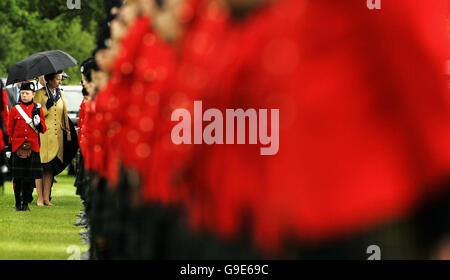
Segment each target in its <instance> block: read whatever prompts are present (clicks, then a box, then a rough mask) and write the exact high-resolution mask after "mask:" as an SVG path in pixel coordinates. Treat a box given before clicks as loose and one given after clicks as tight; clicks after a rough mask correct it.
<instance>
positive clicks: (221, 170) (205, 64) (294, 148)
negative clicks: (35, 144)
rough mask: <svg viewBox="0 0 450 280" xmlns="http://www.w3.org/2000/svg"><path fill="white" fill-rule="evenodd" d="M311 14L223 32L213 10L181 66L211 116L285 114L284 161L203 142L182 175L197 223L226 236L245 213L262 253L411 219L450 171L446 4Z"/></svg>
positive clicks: (260, 14)
mask: <svg viewBox="0 0 450 280" xmlns="http://www.w3.org/2000/svg"><path fill="white" fill-rule="evenodd" d="M305 3H306V1H298V0H284V1H277V2H275V3H274V4H272V5H269V6H267V7H266V8H263V9H259V10H257V11H255V12H254V13H253V14H251V15H250V16H249V17H248V18H246V19H245V20H241V21H236V22H232V23H230V25H229V27H226V26H224V27H223V29H220V25H217V24H212V23H214V21H213V20H212V19H214V18H216V19H217V18H218V17H217V15H218V14H219V15H220V13H217V12H213V13H212V14H211V10H205V17H204V19H203V20H200V21H199V22H198V23H197V24H195V25H194V26H193V27H192V29H191V30H190V34H189V35H188V38H193V41H192V43H189V44H188V43H186V44H185V46H184V48H183V51H184V53H183V56H182V58H183V60H182V61H183V63H184V64H182V66H180V67H186V70H185V73H187V74H186V75H185V76H186V78H185V79H183V80H184V81H185V82H184V83H185V84H188V86H190V87H191V88H194V89H196V90H193V91H191V93H190V94H187V96H188V97H189V98H191V100H192V99H194V98H195V99H197V98H200V99H197V100H203V107H204V110H205V109H206V108H211V107H212V108H218V109H221V110H222V112H224V110H223V109H225V108H231V109H237V108H243V109H248V108H254V109H256V110H258V109H262V108H267V109H271V108H274V109H279V110H280V123H279V129H280V136H279V139H280V145H279V152H278V153H277V154H276V155H274V156H260V155H259V148H260V145H242V146H239V145H215V146H210V147H209V146H206V145H205V144H203V145H197V146H196V147H195V148H196V151H195V152H194V154H193V157H192V160H191V161H188V162H187V163H186V166H187V168H189V169H190V170H192V173H191V176H190V178H191V180H188V182H187V184H186V186H187V188H186V193H187V194H188V196H187V200H186V205H187V206H188V209H189V215H190V218H191V221H192V224H193V225H196V226H206V227H208V228H211V229H213V230H215V231H217V232H218V233H219V234H221V235H222V236H226V237H229V236H232V235H235V234H237V233H238V232H240V230H239V229H240V228H241V225H242V224H243V222H244V220H243V219H242V217H243V216H244V215H243V214H244V213H245V214H246V215H245V216H247V217H248V216H250V217H251V218H252V224H253V234H254V238H255V240H256V241H257V242H258V244H259V245H260V246H261V247H263V248H266V249H274V248H277V247H278V246H279V245H280V243H281V241H282V240H283V238H285V237H287V236H290V237H292V236H296V237H297V238H298V239H302V240H306V241H314V242H318V241H324V240H326V239H330V238H336V237H338V236H342V235H343V234H345V233H355V232H358V231H362V230H365V229H370V228H372V227H375V226H377V225H379V224H382V223H385V222H389V221H392V220H394V219H396V218H399V217H403V216H405V215H407V214H408V213H410V211H411V209H412V208H414V207H415V206H417V205H418V204H419V203H420V202H421V200H423V199H426V198H427V197H429V195H430V194H431V193H434V192H438V191H440V190H439V189H437V188H431V187H425V186H432V185H433V184H431V183H437V182H439V180H440V179H443V178H444V177H445V176H448V174H449V171H450V146H449V145H448V143H450V131H449V128H450V122H449V121H450V120H449V116H450V115H449V103H448V98H447V97H446V96H447V95H448V88H447V85H446V83H445V79H444V76H443V69H444V63H445V61H446V59H447V58H448V41H447V40H448V38H447V34H446V32H445V25H444V24H443V23H444V22H445V17H446V12H447V11H448V7H447V5H448V2H446V1H435V2H433V3H427V4H426V5H423V2H421V1H404V0H399V1H389V2H383V5H384V6H383V8H382V11H381V12H377V11H372V10H369V9H367V7H366V3H365V1H361V5H358V4H355V3H354V2H348V3H347V2H345V3H344V2H339V3H338V2H336V1H328V0H322V1H308V4H307V5H305ZM219 18H220V17H219ZM186 42H188V40H186ZM412 65H414V67H413V66H412ZM179 108H182V107H179ZM191 115H193V112H192V111H191ZM167 141H170V139H167Z"/></svg>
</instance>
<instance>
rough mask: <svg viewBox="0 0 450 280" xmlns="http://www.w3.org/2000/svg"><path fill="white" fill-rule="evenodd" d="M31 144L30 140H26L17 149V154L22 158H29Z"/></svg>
mask: <svg viewBox="0 0 450 280" xmlns="http://www.w3.org/2000/svg"><path fill="white" fill-rule="evenodd" d="M32 151H33V150H31V144H30V143H28V142H24V143H23V144H22V145H21V146H20V147H19V148H18V149H17V151H16V154H17V156H18V157H20V158H23V159H25V158H29V157H30V156H31V152H32Z"/></svg>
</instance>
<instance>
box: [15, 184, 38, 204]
mask: <svg viewBox="0 0 450 280" xmlns="http://www.w3.org/2000/svg"><path fill="white" fill-rule="evenodd" d="M13 183H14V197H15V199H16V208H17V209H19V210H23V209H24V208H25V206H26V205H28V203H30V202H31V201H33V188H34V185H35V181H34V179H21V178H20V179H19V178H18V179H14V180H13Z"/></svg>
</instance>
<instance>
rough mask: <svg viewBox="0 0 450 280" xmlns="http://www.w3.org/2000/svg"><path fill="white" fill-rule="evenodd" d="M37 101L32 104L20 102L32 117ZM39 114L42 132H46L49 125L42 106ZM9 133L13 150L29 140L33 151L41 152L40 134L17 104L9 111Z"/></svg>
mask: <svg viewBox="0 0 450 280" xmlns="http://www.w3.org/2000/svg"><path fill="white" fill-rule="evenodd" d="M34 106H36V104H35V103H32V104H30V105H25V104H23V103H22V102H21V103H20V107H22V109H23V110H24V111H25V113H26V114H27V115H28V117H30V118H31V117H32V116H31V114H32V111H33V108H34ZM39 116H40V119H41V124H42V127H43V129H42V132H41V133H45V131H46V130H47V127H46V126H45V118H44V113H43V111H42V108H40V109H39ZM8 123H9V124H8V135H9V141H10V143H11V145H12V152H15V151H17V149H18V148H19V147H20V146H21V145H22V144H23V143H24V142H28V143H30V144H31V149H32V150H33V152H36V153H38V152H39V135H38V133H37V132H35V131H34V130H33V129H32V128H31V127H30V126H29V125H28V124H27V123H26V122H25V120H24V119H23V117H22V116H21V115H20V113H19V112H18V111H17V109H16V108H15V106H13V107H11V111H10V112H9V121H8Z"/></svg>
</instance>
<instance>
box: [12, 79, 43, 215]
mask: <svg viewBox="0 0 450 280" xmlns="http://www.w3.org/2000/svg"><path fill="white" fill-rule="evenodd" d="M34 96H35V87H34V84H33V83H30V82H24V83H22V86H21V87H20V103H19V104H17V105H16V106H13V107H11V111H10V113H9V121H8V135H9V137H10V138H9V141H10V143H11V146H12V150H11V152H12V154H11V159H12V160H11V161H12V164H11V165H12V177H13V182H14V185H15V188H14V195H15V198H16V207H15V208H14V211H30V209H29V208H28V200H27V199H26V198H27V197H29V196H30V195H31V192H32V191H33V187H34V180H35V179H38V178H42V166H41V160H40V155H39V133H44V132H45V131H46V130H47V127H46V126H45V119H44V113H43V111H42V108H41V105H40V104H36V103H34V102H33V98H34ZM38 195H39V194H38Z"/></svg>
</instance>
